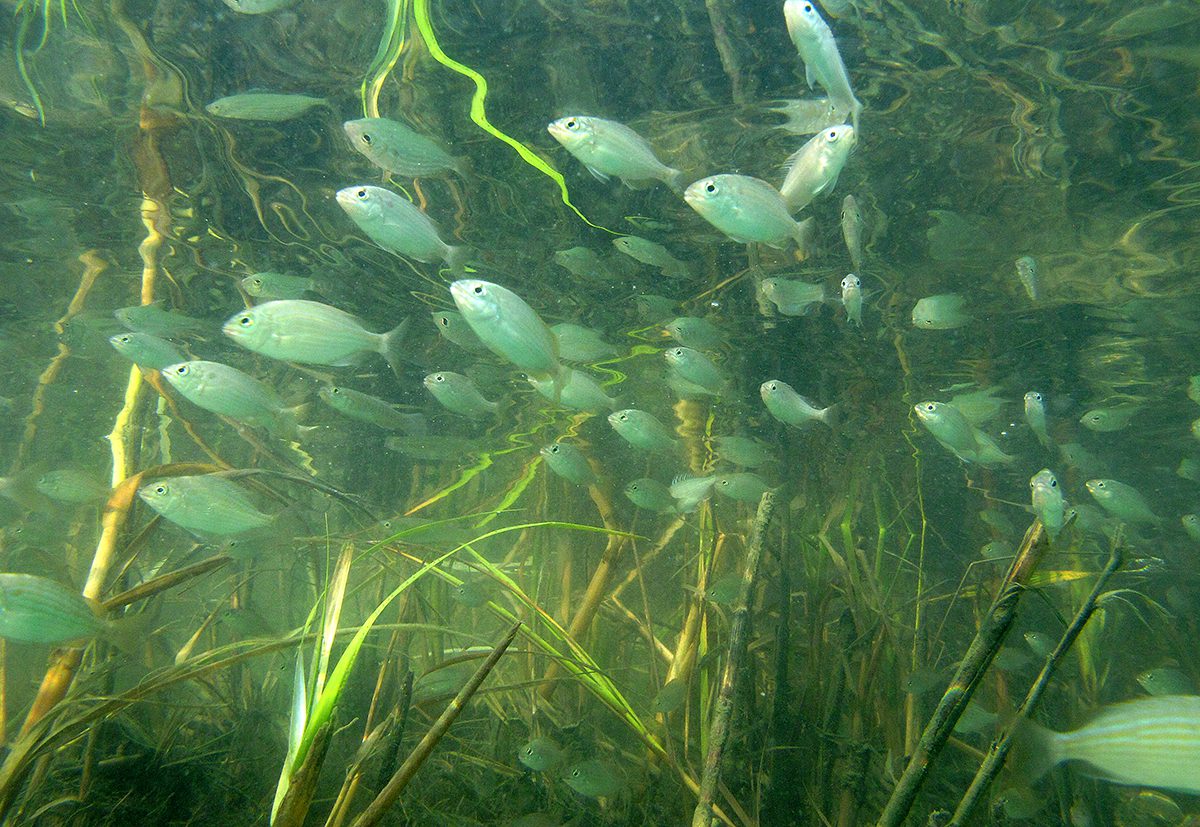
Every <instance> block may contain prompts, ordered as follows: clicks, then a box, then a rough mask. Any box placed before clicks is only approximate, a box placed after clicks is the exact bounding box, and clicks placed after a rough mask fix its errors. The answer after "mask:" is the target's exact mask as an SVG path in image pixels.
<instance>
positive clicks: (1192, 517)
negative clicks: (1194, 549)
mask: <svg viewBox="0 0 1200 827" xmlns="http://www.w3.org/2000/svg"><path fill="white" fill-rule="evenodd" d="M1179 522H1181V523H1183V530H1184V531H1185V532H1186V533H1187V536H1188V537H1190V538H1191V539H1192V542H1194V543H1200V514H1184V515H1183V516H1182V517H1180V518H1179Z"/></svg>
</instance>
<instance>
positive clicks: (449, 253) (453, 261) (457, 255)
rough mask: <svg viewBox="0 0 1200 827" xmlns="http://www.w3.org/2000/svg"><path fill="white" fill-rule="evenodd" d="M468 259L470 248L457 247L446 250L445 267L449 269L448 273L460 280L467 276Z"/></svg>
mask: <svg viewBox="0 0 1200 827" xmlns="http://www.w3.org/2000/svg"><path fill="white" fill-rule="evenodd" d="M470 258H471V248H470V247H466V246H464V245H459V246H457V247H448V248H447V249H446V266H447V267H448V268H450V273H451V275H453V276H454V277H455V278H462V277H463V276H465V275H466V274H467V262H468V261H469V260H470Z"/></svg>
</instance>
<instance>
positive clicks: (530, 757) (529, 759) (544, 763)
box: [517, 735, 566, 772]
mask: <svg viewBox="0 0 1200 827" xmlns="http://www.w3.org/2000/svg"><path fill="white" fill-rule="evenodd" d="M564 758H566V753H564V752H563V750H562V747H560V746H559V745H558V743H557V742H556V741H555V740H554V739H553V738H551V737H549V736H548V735H539V736H538V737H536V738H533V739H531V740H529V741H526V742H525V743H524V744H522V745H521V747H520V749H518V750H517V760H518V761H520V762H521V763H522V764H524V765H525V766H527V767H529V769H531V770H533V771H534V772H546V771H547V770H552V769H554V768H555V767H557V766H558V765H559V764H561V763H562V762H563V759H564Z"/></svg>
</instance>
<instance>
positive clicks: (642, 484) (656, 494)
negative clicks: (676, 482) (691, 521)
mask: <svg viewBox="0 0 1200 827" xmlns="http://www.w3.org/2000/svg"><path fill="white" fill-rule="evenodd" d="M624 494H625V496H626V497H627V498H628V499H629V501H630V502H632V503H633V504H634V505H636V506H637V507H638V508H644V509H646V510H647V511H655V512H657V513H659V514H669V513H674V511H675V500H674V498H673V497H672V496H671V491H670V489H669V488H667V486H665V485H663V484H662V483H661V482H659V481H658V480H652V479H650V478H648V477H643V478H642V479H637V480H633V481H632V482H630V483H629V484H628V485H626V486H625V489H624Z"/></svg>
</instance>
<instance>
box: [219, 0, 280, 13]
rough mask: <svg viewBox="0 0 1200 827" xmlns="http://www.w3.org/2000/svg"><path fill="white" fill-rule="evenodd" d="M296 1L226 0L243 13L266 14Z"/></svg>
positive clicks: (231, 6)
mask: <svg viewBox="0 0 1200 827" xmlns="http://www.w3.org/2000/svg"><path fill="white" fill-rule="evenodd" d="M294 2H296V0H224V3H225V5H226V6H229V8H231V9H233V10H234V11H236V12H239V13H241V14H266V13H267V12H272V11H276V10H278V9H282V8H285V7H287V6H290V5H292V3H294Z"/></svg>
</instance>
